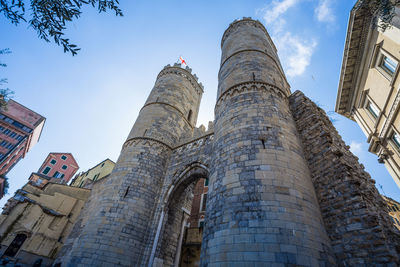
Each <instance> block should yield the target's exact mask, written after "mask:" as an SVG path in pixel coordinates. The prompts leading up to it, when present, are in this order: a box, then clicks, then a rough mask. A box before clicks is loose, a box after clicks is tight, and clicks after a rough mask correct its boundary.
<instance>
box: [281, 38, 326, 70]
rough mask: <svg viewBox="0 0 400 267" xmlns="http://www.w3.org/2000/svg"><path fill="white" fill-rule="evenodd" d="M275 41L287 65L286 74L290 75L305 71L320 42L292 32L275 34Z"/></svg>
mask: <svg viewBox="0 0 400 267" xmlns="http://www.w3.org/2000/svg"><path fill="white" fill-rule="evenodd" d="M276 37H277V38H276ZM274 41H275V44H276V46H277V49H278V51H279V54H280V56H281V57H282V60H283V63H284V66H285V67H286V74H287V75H288V76H290V77H294V76H299V75H302V74H303V73H304V72H305V70H306V68H307V66H308V65H309V64H310V61H311V56H312V54H313V53H314V50H315V48H316V46H317V44H318V43H317V41H315V40H307V39H304V38H301V37H299V36H294V35H293V34H292V33H290V32H287V33H285V34H283V35H280V36H274Z"/></svg>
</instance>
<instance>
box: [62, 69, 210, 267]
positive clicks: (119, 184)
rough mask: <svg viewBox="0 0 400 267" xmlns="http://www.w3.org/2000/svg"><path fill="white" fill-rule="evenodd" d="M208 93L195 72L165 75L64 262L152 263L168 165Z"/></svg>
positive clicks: (160, 77)
mask: <svg viewBox="0 0 400 267" xmlns="http://www.w3.org/2000/svg"><path fill="white" fill-rule="evenodd" d="M202 93H203V89H202V85H201V84H199V83H198V82H197V77H195V76H193V75H192V74H191V70H190V69H189V68H187V69H182V68H181V67H180V65H179V66H178V65H176V66H173V67H171V66H167V67H165V68H164V69H163V70H162V71H161V72H160V74H159V75H158V76H157V80H156V82H155V85H154V88H153V89H152V91H151V93H150V96H149V97H148V99H147V101H146V103H145V105H144V106H143V108H142V109H141V111H140V113H139V116H138V118H137V120H136V122H135V124H134V126H133V128H132V130H131V132H130V133H129V136H128V138H127V140H126V142H125V143H124V145H123V148H122V151H121V154H120V156H119V159H118V161H117V163H116V165H115V167H114V170H113V172H112V173H111V175H110V178H108V179H107V181H106V182H105V184H104V185H103V187H102V188H100V189H99V190H100V192H98V193H97V194H95V195H96V197H95V199H92V200H91V201H90V203H89V207H88V208H87V209H86V210H85V212H86V213H87V214H85V216H86V217H87V218H88V219H87V223H86V225H85V227H84V228H83V229H81V232H80V236H79V238H78V239H77V240H76V242H74V246H73V247H72V248H71V251H70V252H69V255H68V256H67V257H65V258H64V259H63V261H64V262H65V263H66V264H67V265H71V266H74V265H77V264H84V265H87V266H102V264H106V265H107V266H112V265H113V264H115V265H118V264H121V265H124V266H139V265H142V264H143V263H144V262H146V261H148V258H149V254H150V250H151V242H152V240H151V239H152V238H154V236H150V234H152V233H153V232H154V228H155V227H156V226H157V225H153V224H152V220H153V216H154V210H155V208H156V205H157V203H158V202H157V201H158V200H159V194H160V190H161V187H162V184H163V180H164V177H165V175H166V173H165V172H166V166H167V160H168V158H169V156H170V153H171V151H172V148H173V147H174V146H175V145H176V144H177V142H178V140H179V138H180V137H181V136H182V134H183V133H185V134H187V133H188V132H189V133H190V132H193V128H194V126H195V125H196V121H197V115H198V110H199V104H200V100H201V96H202Z"/></svg>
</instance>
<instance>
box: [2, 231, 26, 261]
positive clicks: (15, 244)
mask: <svg viewBox="0 0 400 267" xmlns="http://www.w3.org/2000/svg"><path fill="white" fill-rule="evenodd" d="M26 238H27V236H26V235H25V234H17V236H16V237H15V238H14V240H13V241H12V242H11V244H10V245H9V246H8V248H7V249H6V251H5V252H4V256H9V257H14V256H15V255H16V254H17V252H18V250H19V249H20V248H21V247H22V244H23V243H24V242H25V240H26Z"/></svg>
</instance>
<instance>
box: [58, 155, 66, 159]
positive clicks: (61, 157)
mask: <svg viewBox="0 0 400 267" xmlns="http://www.w3.org/2000/svg"><path fill="white" fill-rule="evenodd" d="M63 157H65V159H63ZM60 158H61V159H62V160H67V158H68V157H67V156H66V155H62V156H61V157H60Z"/></svg>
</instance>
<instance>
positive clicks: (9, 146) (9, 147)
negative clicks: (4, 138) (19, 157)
mask: <svg viewBox="0 0 400 267" xmlns="http://www.w3.org/2000/svg"><path fill="white" fill-rule="evenodd" d="M13 146H14V144H11V143H9V144H8V145H7V146H6V148H8V149H11V148H13Z"/></svg>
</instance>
